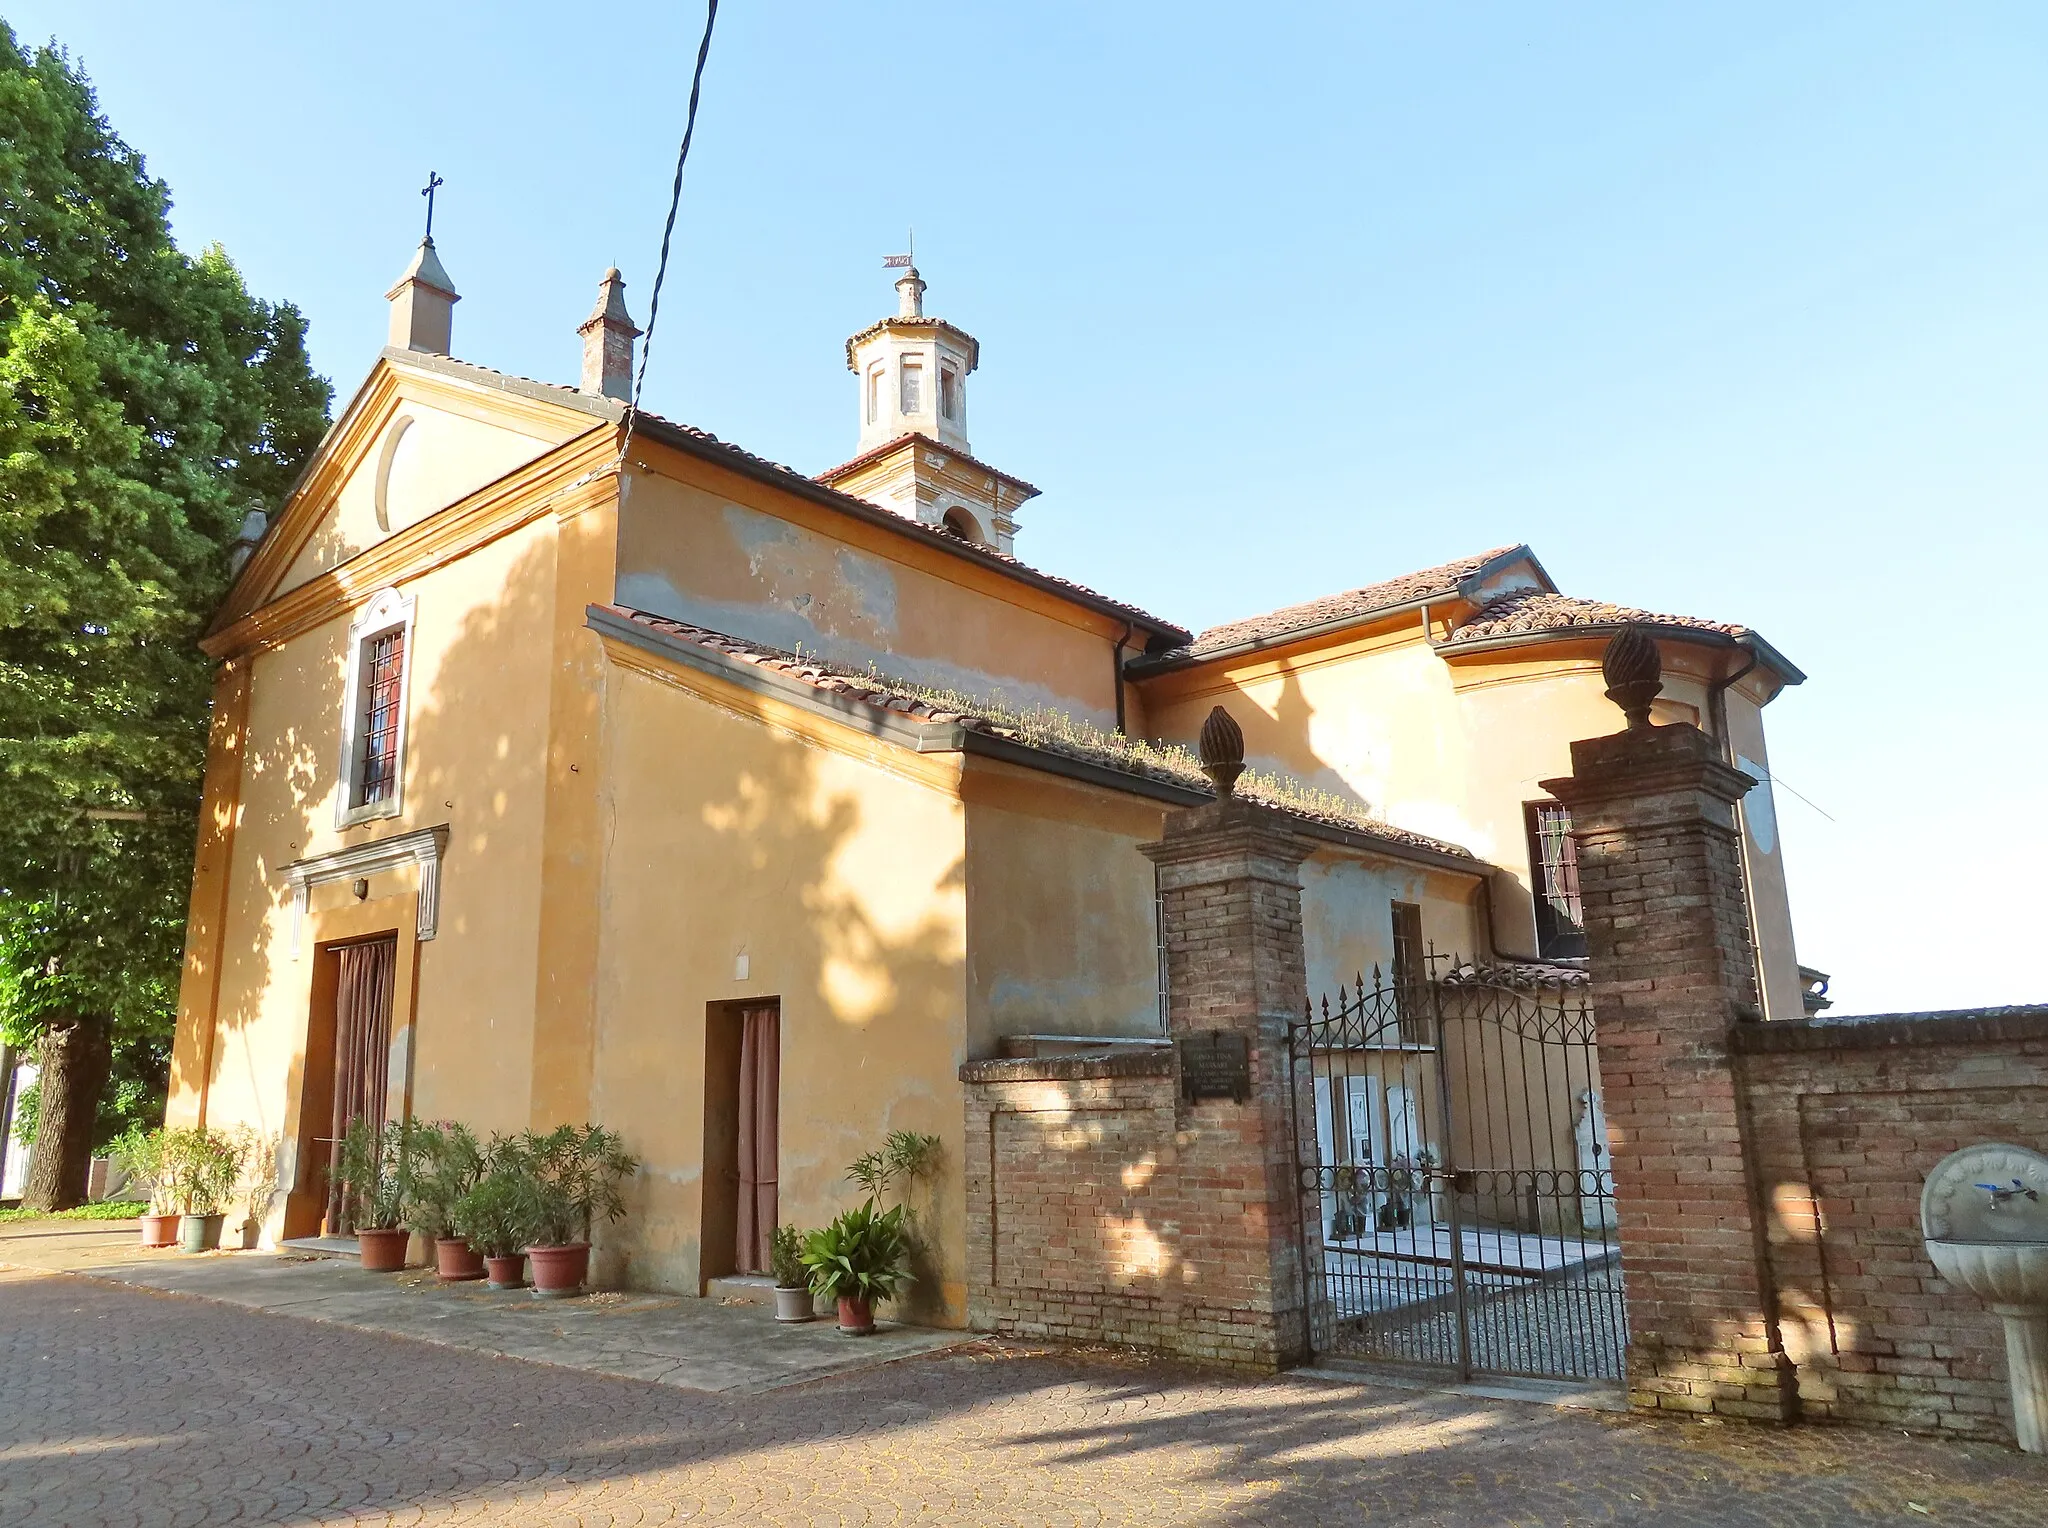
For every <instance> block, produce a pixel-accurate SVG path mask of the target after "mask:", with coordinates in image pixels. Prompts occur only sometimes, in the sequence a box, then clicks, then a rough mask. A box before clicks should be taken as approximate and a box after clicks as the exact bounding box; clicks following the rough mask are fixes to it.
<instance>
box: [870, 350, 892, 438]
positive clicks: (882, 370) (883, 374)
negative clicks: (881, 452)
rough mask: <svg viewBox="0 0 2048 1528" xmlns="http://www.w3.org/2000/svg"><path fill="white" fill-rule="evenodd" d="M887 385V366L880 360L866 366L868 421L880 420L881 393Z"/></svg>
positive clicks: (871, 422) (876, 422)
mask: <svg viewBox="0 0 2048 1528" xmlns="http://www.w3.org/2000/svg"><path fill="white" fill-rule="evenodd" d="M888 385H889V368H888V366H887V365H886V364H884V363H883V362H881V361H877V362H875V364H874V365H872V366H870V367H869V368H868V423H869V424H880V423H881V422H882V394H883V390H884V389H885V388H886V387H887V386H888Z"/></svg>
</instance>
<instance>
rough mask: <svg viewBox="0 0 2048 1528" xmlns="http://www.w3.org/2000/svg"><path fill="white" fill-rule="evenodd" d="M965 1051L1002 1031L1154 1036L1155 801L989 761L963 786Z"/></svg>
mask: <svg viewBox="0 0 2048 1528" xmlns="http://www.w3.org/2000/svg"><path fill="white" fill-rule="evenodd" d="M965 794H966V797H967V802H968V815H967V844H968V850H969V855H968V861H967V918H968V929H969V932H970V934H971V936H972V937H971V938H970V940H969V944H968V980H967V1051H968V1055H969V1056H971V1057H975V1058H980V1057H985V1056H993V1055H995V1054H996V1053H997V1044H998V1042H999V1041H1000V1040H1001V1038H1002V1037H1003V1036H1004V1035H1011V1034H1070V1035H1157V1034H1158V1033H1159V1032H1160V1008H1159V944H1158V933H1157V927H1158V925H1157V920H1156V918H1155V916H1154V900H1155V898H1154V883H1153V873H1152V862H1151V861H1150V860H1148V859H1146V858H1145V856H1144V855H1142V854H1141V853H1139V852H1138V846H1139V845H1140V844H1147V843H1156V842H1157V841H1158V839H1159V834H1160V823H1161V821H1162V820H1163V818H1164V815H1165V812H1166V810H1167V808H1166V807H1165V806H1164V805H1163V804H1161V803H1159V802H1155V801H1150V800H1147V799H1145V798H1143V797H1140V796H1135V795H1132V794H1130V793H1128V792H1124V791H1112V790H1108V789H1104V788H1103V787H1100V786H1095V785H1088V784H1083V783H1081V782H1078V781H1073V780H1065V779H1061V778H1059V777H1058V776H1055V775H1049V774H1046V773H1044V772H1042V771H1038V770H1030V769H1024V768H1021V767H1019V766H1017V765H1012V764H1005V763H998V762H995V761H992V760H988V759H974V760H971V761H970V763H969V765H968V769H967V776H966V782H965Z"/></svg>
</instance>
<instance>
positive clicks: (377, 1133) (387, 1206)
mask: <svg viewBox="0 0 2048 1528" xmlns="http://www.w3.org/2000/svg"><path fill="white" fill-rule="evenodd" d="M409 1129H410V1127H408V1126H406V1125H404V1124H401V1123H399V1122H397V1121H395V1120H394V1121H392V1122H391V1123H389V1124H387V1125H385V1126H384V1128H383V1129H381V1130H379V1129H378V1128H376V1127H375V1126H374V1125H372V1124H371V1123H370V1122H369V1120H367V1119H361V1118H358V1119H357V1120H355V1121H354V1122H353V1123H351V1124H350V1125H349V1127H348V1131H347V1133H346V1134H345V1135H343V1136H342V1138H341V1150H340V1152H339V1153H338V1154H337V1160H336V1162H335V1166H334V1171H335V1176H336V1177H338V1178H339V1179H340V1180H341V1184H342V1194H343V1197H344V1198H345V1199H346V1200H347V1201H348V1204H349V1209H350V1212H351V1215H352V1217H353V1219H354V1221H355V1226H356V1229H357V1230H359V1231H391V1230H396V1229H397V1228H398V1227H399V1226H401V1225H403V1224H405V1212H406V1206H407V1202H408V1196H409V1194H410V1191H411V1186H412V1167H413V1163H412V1152H411V1148H410V1146H409V1144H408V1140H407V1137H408V1135H409Z"/></svg>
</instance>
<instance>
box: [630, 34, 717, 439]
mask: <svg viewBox="0 0 2048 1528" xmlns="http://www.w3.org/2000/svg"><path fill="white" fill-rule="evenodd" d="M717 22H718V0H706V4H705V7H704V40H703V41H702V42H700V43H698V44H697V68H696V72H695V73H693V74H692V75H691V76H690V111H689V115H688V116H687V117H686V118H685V119H684V121H683V146H682V147H681V148H680V149H679V150H677V151H676V180H675V184H674V185H673V186H672V187H670V188H669V193H668V221H667V222H666V223H664V224H663V225H662V229H661V260H660V262H659V263H658V264H657V265H656V266H655V268H654V295H653V296H652V297H651V298H649V299H648V303H647V332H646V333H645V334H643V335H642V336H641V344H640V370H639V372H638V373H637V374H636V375H635V376H634V378H633V400H632V402H630V403H628V404H627V405H626V433H625V435H624V436H623V437H622V438H621V439H620V441H619V463H620V465H621V466H623V465H624V464H625V460H626V451H627V449H628V448H629V447H630V446H631V445H632V444H633V425H634V423H635V422H636V421H637V420H638V419H639V417H640V392H641V389H643V388H644V387H646V386H647V361H648V357H650V356H652V355H653V354H654V324H655V320H656V319H658V318H659V317H660V316H661V283H662V280H663V278H664V277H666V276H667V275H668V247H669V241H670V240H671V239H672V238H674V236H675V231H676V209H677V208H678V207H680V206H681V205H682V201H683V166H684V165H686V164H688V163H689V161H690V139H691V138H692V137H694V136H695V135H696V132H697V100H698V97H699V96H700V95H702V94H703V90H704V62H705V60H706V59H708V58H710V56H711V29H712V27H713V26H715V25H716V24H717Z"/></svg>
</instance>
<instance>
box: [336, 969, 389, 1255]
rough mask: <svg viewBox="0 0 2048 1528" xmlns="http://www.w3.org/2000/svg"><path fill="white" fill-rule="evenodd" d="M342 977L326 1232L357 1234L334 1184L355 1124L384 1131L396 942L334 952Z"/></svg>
mask: <svg viewBox="0 0 2048 1528" xmlns="http://www.w3.org/2000/svg"><path fill="white" fill-rule="evenodd" d="M335 955H336V956H337V957H338V958H339V959H340V961H341V974H340V979H339V982H338V984H337V986H336V989H335V994H334V1121H333V1124H334V1131H333V1136H332V1139H333V1142H334V1144H333V1146H332V1147H331V1148H329V1150H330V1155H329V1158H328V1164H327V1166H328V1173H327V1185H328V1186H327V1229H328V1231H329V1233H330V1234H333V1235H340V1236H346V1235H347V1234H349V1232H351V1231H353V1230H354V1229H355V1226H354V1224H353V1221H352V1218H351V1217H350V1215H349V1213H348V1207H347V1206H346V1205H344V1204H343V1203H342V1201H341V1185H340V1184H339V1183H337V1182H336V1181H335V1172H334V1166H335V1160H336V1159H337V1158H338V1157H339V1156H340V1153H341V1138H342V1137H343V1136H344V1135H346V1134H348V1127H349V1126H350V1125H351V1124H353V1123H354V1122H355V1121H357V1120H359V1119H366V1120H368V1121H369V1122H370V1125H371V1128H373V1129H376V1130H382V1129H383V1128H384V1088H385V1084H386V1082H387V1081H388V1080H389V1074H390V1071H391V995H392V984H393V979H394V977H395V975H396V973H397V970H398V939H397V937H396V936H395V935H394V936H393V937H391V938H389V939H373V940H371V941H369V942H368V943H365V944H350V945H344V946H342V947H341V948H340V949H339V950H337V951H335Z"/></svg>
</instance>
